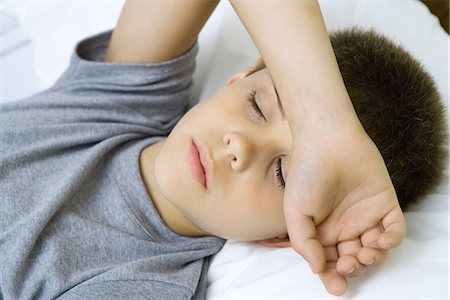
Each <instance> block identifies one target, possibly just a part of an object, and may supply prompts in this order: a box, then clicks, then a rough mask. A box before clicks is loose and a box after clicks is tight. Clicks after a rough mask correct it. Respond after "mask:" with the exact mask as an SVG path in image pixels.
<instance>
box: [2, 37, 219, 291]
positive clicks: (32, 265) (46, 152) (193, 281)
mask: <svg viewBox="0 0 450 300" xmlns="http://www.w3.org/2000/svg"><path fill="white" fill-rule="evenodd" d="M110 37H111V31H107V32H104V33H101V34H98V35H95V36H93V37H90V38H88V39H85V40H83V41H81V42H80V43H79V44H78V45H77V47H76V49H75V53H74V54H73V56H72V58H71V61H70V66H69V67H68V69H67V70H66V71H65V72H64V74H63V75H62V76H61V77H60V79H59V80H58V81H57V82H56V83H55V84H54V85H53V86H52V87H51V88H50V89H48V90H46V91H44V92H42V93H39V94H37V95H34V96H32V97H29V98H27V99H24V100H20V101H16V102H11V103H6V104H4V105H2V106H1V108H0V125H1V126H0V293H1V295H0V299H2V298H3V299H5V300H6V299H53V298H57V297H60V298H61V299H158V300H161V299H190V298H191V297H192V298H194V299H203V298H205V291H206V271H207V268H208V262H209V257H210V256H211V255H212V254H214V253H216V252H217V251H219V250H220V248H221V247H222V245H223V242H224V241H223V240H222V239H220V238H217V237H203V238H188V237H182V236H179V235H177V234H175V233H174V232H172V231H171V230H170V229H169V228H168V227H167V226H166V225H165V224H164V222H163V221H162V219H161V218H160V216H159V215H158V212H157V211H156V209H155V207H154V206H153V204H152V201H151V199H150V198H149V196H148V194H147V192H146V190H145V186H144V184H143V181H142V179H141V176H140V171H139V154H140V152H141V150H143V149H144V148H145V147H146V146H148V145H150V144H152V143H154V142H156V141H158V140H160V139H161V138H162V137H164V136H167V135H168V134H169V132H170V130H171V129H172V128H173V126H174V125H175V124H176V122H177V121H178V120H179V118H180V117H181V116H182V115H183V113H184V112H185V111H186V107H187V96H188V93H189V88H190V86H191V76H192V73H193V70H194V68H195V61H194V60H195V55H196V53H197V45H195V46H194V47H193V48H191V49H190V50H189V51H188V52H186V53H185V54H183V55H182V56H180V57H178V58H176V59H173V60H170V61H166V62H162V63H156V64H134V63H104V62H103V57H104V55H105V53H106V49H107V46H108V43H109V39H110Z"/></svg>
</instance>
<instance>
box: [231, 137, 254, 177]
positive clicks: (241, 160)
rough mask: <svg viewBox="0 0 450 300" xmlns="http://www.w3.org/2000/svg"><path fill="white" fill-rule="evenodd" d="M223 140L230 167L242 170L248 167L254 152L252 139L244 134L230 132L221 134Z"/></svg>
mask: <svg viewBox="0 0 450 300" xmlns="http://www.w3.org/2000/svg"><path fill="white" fill-rule="evenodd" d="M223 142H224V144H225V145H226V153H227V158H228V159H229V161H230V164H231V168H232V169H233V170H235V171H243V170H245V169H246V168H248V166H249V165H250V161H251V158H252V155H253V154H254V148H255V144H254V141H253V140H252V139H251V138H250V137H249V136H248V135H246V134H243V133H239V132H230V133H226V134H225V135H224V136H223Z"/></svg>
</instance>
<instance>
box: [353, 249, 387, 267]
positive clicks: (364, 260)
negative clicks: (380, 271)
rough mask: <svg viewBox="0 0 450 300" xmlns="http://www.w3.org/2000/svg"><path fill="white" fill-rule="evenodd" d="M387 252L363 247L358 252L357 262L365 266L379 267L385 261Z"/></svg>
mask: <svg viewBox="0 0 450 300" xmlns="http://www.w3.org/2000/svg"><path fill="white" fill-rule="evenodd" d="M388 252H389V251H388V250H383V249H377V248H371V247H363V248H361V250H360V251H359V252H358V261H359V262H360V263H361V264H363V265H365V266H375V265H380V264H382V263H383V262H384V261H385V260H386V257H387V255H388Z"/></svg>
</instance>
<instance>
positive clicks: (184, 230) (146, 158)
mask: <svg viewBox="0 0 450 300" xmlns="http://www.w3.org/2000/svg"><path fill="white" fill-rule="evenodd" d="M163 145H164V140H162V141H160V142H158V143H155V144H153V145H150V146H149V147H147V148H145V149H144V150H143V151H142V152H141V155H140V157H139V167H140V171H141V177H142V179H143V182H144V185H145V188H146V190H147V193H148V194H149V196H150V198H151V200H152V201H153V204H154V206H155V207H156V210H157V211H158V213H159V215H160V216H161V218H162V219H163V221H164V223H166V225H167V227H169V228H170V229H171V230H172V231H173V232H175V233H177V234H179V235H182V236H191V237H193V236H197V237H198V236H207V235H209V234H208V233H207V232H205V231H203V230H202V229H200V228H199V227H198V226H196V225H195V224H194V223H192V222H191V221H190V220H189V219H187V218H186V217H185V216H184V215H183V214H182V213H181V212H180V211H179V210H178V209H177V208H176V206H175V205H173V204H172V203H171V202H170V201H169V200H168V199H167V198H166V197H164V195H163V194H162V193H161V191H160V189H159V187H158V185H157V183H156V179H155V172H154V170H155V160H156V157H157V156H158V153H159V151H160V150H161V148H162V146H163Z"/></svg>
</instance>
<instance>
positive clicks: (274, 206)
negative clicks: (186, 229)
mask: <svg viewBox="0 0 450 300" xmlns="http://www.w3.org/2000/svg"><path fill="white" fill-rule="evenodd" d="M276 197H277V196H276V195H275V194H274V193H273V192H271V191H269V190H262V189H261V184H260V183H259V184H258V183H256V182H255V181H252V180H245V179H244V178H240V180H239V179H237V180H236V182H231V181H224V184H223V185H222V186H221V188H220V190H218V191H217V192H216V193H214V194H211V195H209V197H208V198H209V199H207V201H206V202H207V203H208V204H207V205H206V206H205V207H204V208H205V210H204V214H205V218H203V219H204V220H205V221H206V220H207V222H205V224H203V225H204V228H203V229H205V230H206V231H208V230H209V232H211V233H212V234H216V235H219V236H221V237H225V238H231V239H236V240H246V241H255V240H261V239H266V238H272V237H276V236H277V235H280V234H283V233H285V231H286V229H285V223H284V217H283V213H282V202H281V201H282V199H276ZM278 198H279V196H278ZM218 220H219V221H218Z"/></svg>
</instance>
